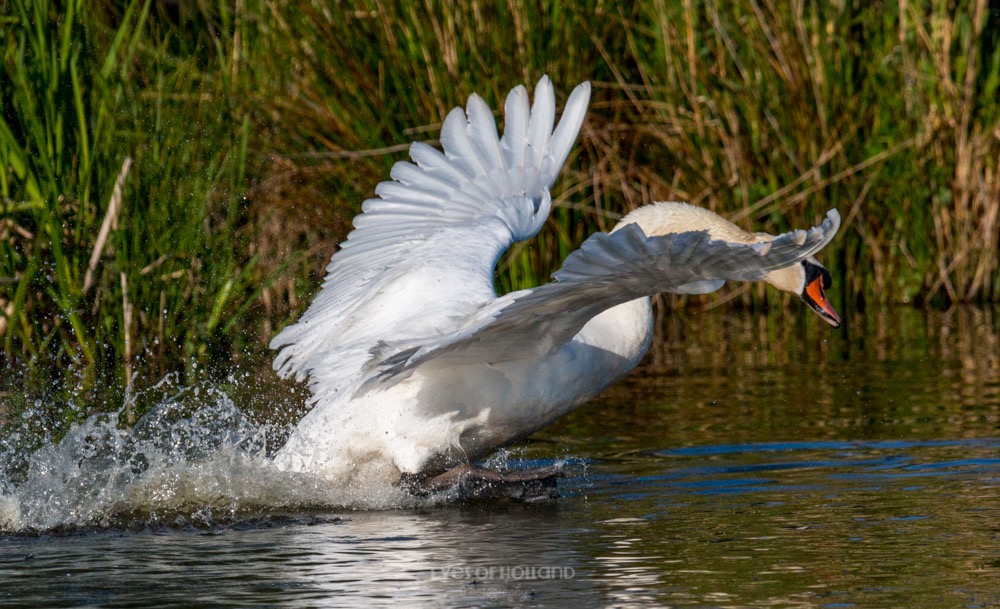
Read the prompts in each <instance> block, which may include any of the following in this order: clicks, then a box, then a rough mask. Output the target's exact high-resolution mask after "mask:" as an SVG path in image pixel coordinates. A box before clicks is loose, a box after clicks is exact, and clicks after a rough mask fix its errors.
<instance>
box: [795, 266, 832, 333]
mask: <svg viewBox="0 0 1000 609" xmlns="http://www.w3.org/2000/svg"><path fill="white" fill-rule="evenodd" d="M802 299H803V300H805V301H806V304H808V305H809V306H810V307H811V308H812V310H813V311H816V314H817V315H819V316H820V317H822V318H823V320H824V321H825V322H826V323H828V324H830V325H831V326H833V327H834V328H839V327H840V315H837V312H836V311H835V310H834V309H833V305H831V304H830V301H829V300H828V299H827V297H826V293H825V292H824V291H823V278H822V277H817V278H816V279H813V281H812V283H810V284H809V285H807V286H806V292H805V294H803V295H802Z"/></svg>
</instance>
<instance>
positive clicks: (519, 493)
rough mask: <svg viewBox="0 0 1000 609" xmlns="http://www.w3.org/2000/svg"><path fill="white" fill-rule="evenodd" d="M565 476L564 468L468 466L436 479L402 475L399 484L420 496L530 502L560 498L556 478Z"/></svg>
mask: <svg viewBox="0 0 1000 609" xmlns="http://www.w3.org/2000/svg"><path fill="white" fill-rule="evenodd" d="M565 475H566V474H565V472H564V471H563V467H562V466H561V465H550V466H548V467H536V468H531V469H521V470H506V471H500V470H495V469H487V468H485V467H479V466H478V465H474V464H471V463H466V464H463V465H459V466H458V467H455V468H452V469H450V470H448V471H446V472H444V473H442V474H438V475H436V476H424V475H421V474H403V476H402V478H400V481H399V485H400V486H401V487H403V488H404V489H406V490H407V491H409V492H410V493H412V494H414V495H417V496H425V495H430V494H431V493H437V492H442V491H452V490H454V491H456V492H457V493H458V494H459V496H461V497H462V498H464V499H508V500H514V501H527V502H531V501H541V500H544V499H555V498H557V497H558V496H559V491H558V490H557V489H556V479H557V478H562V477H564V476H565Z"/></svg>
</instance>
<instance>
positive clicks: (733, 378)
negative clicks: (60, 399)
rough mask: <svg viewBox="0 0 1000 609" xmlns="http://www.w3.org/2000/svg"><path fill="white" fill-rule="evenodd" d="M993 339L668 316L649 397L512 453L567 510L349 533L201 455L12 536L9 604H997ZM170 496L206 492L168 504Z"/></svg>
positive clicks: (440, 511) (882, 315)
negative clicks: (564, 470)
mask: <svg viewBox="0 0 1000 609" xmlns="http://www.w3.org/2000/svg"><path fill="white" fill-rule="evenodd" d="M779 316H785V317H784V319H783V322H788V323H779V321H778V320H777V319H776V317H779ZM998 320H1000V317H998V316H997V315H996V313H995V312H993V311H990V310H954V311H951V312H948V313H924V312H916V311H910V310H902V311H880V312H869V313H867V314H864V315H861V314H855V315H853V316H852V317H851V318H850V319H848V329H847V330H845V331H843V332H836V331H830V330H829V329H827V328H825V327H820V326H819V324H818V323H815V324H814V323H811V322H814V321H815V320H813V319H808V318H806V317H804V316H798V315H795V313H794V312H787V311H778V312H774V313H772V314H771V316H770V317H764V316H758V315H752V314H748V313H732V314H722V313H718V312H709V313H705V314H700V315H690V316H686V317H684V318H671V319H669V320H667V321H665V322H664V323H663V324H662V326H661V334H662V336H661V337H660V338H661V339H660V342H659V343H658V347H657V349H656V350H655V352H654V353H652V354H651V357H650V360H649V362H648V363H647V365H646V366H645V367H644V368H643V369H642V370H641V371H639V373H637V374H636V375H635V376H633V377H631V378H630V379H628V380H627V381H625V382H623V383H621V384H619V385H618V386H616V387H614V388H613V389H611V390H610V391H608V392H607V393H606V394H605V395H604V396H602V397H601V398H599V399H598V400H595V401H594V402H593V403H591V404H590V405H588V406H587V407H585V408H583V409H581V410H580V411H578V412H577V413H575V414H574V415H572V416H570V417H569V418H567V419H565V420H564V421H562V422H560V423H559V424H557V425H556V426H554V427H553V428H550V429H549V430H546V431H545V432H544V433H542V434H540V435H539V436H537V437H536V438H534V439H533V440H532V441H531V442H529V443H526V444H524V445H522V446H520V447H516V448H515V449H514V450H513V451H512V452H511V453H510V455H509V457H508V458H509V459H510V460H511V462H512V463H514V464H518V463H525V464H530V465H537V464H545V463H551V462H553V461H554V460H557V459H569V460H570V464H571V465H570V469H571V476H570V477H569V478H567V479H565V480H563V481H561V483H560V488H561V491H562V497H561V498H560V499H558V500H555V501H549V502H541V503H535V504H520V503H495V502H494V503H485V502H478V503H455V502H453V501H434V502H426V503H413V504H410V505H406V506H404V507H400V508H398V509H391V510H360V509H348V508H347V507H345V506H344V505H340V507H338V506H337V505H336V504H337V503H338V502H336V501H334V502H329V503H328V504H327V505H324V501H323V492H324V489H323V488H321V487H312V488H305V487H308V484H309V482H308V481H288V480H280V481H277V482H275V483H274V484H271V485H270V486H268V485H267V484H265V482H266V481H265V480H262V479H261V477H258V479H256V483H257V485H258V490H259V487H261V486H263V487H266V488H267V489H270V490H269V491H268V492H273V491H276V490H280V489H282V488H283V489H285V491H287V497H292V498H293V499H296V498H297V499H296V500H289V501H282V500H281V498H280V497H278V498H275V497H271V496H270V495H267V494H266V493H261V492H257V493H256V494H255V493H252V492H249V491H246V489H245V486H246V485H244V486H241V484H243V483H244V482H246V481H247V480H242V481H241V479H240V477H241V476H243V477H245V478H247V479H251V478H254V474H253V473H252V472H253V471H256V470H253V469H252V468H253V466H252V465H249V466H247V467H249V468H250V470H249V473H248V472H247V471H245V470H243V469H241V467H242V466H241V465H239V464H240V463H242V464H243V465H246V464H252V463H254V461H253V459H254V458H255V457H248V458H247V460H246V461H241V460H240V459H241V458H240V457H235V456H232V455H230V457H229V461H227V463H229V465H228V466H221V465H219V462H213V463H214V465H212V467H215V468H220V467H221V468H222V469H214V470H211V471H210V473H207V474H204V475H201V476H200V477H199V476H195V475H192V474H191V473H190V472H189V471H188V470H189V469H194V468H195V467H196V464H197V463H198V457H197V455H195V456H192V457H191V458H190V460H187V461H182V462H181V466H182V468H181V469H182V471H183V472H185V473H184V475H180V474H178V476H179V477H178V476H175V477H174V478H170V477H169V476H166V477H164V478H163V479H162V480H161V479H159V478H156V479H155V480H156V482H149V481H147V482H146V483H145V484H146V486H145V487H142V488H143V489H144V493H138V492H137V491H135V490H134V488H133V491H132V495H131V497H133V498H134V499H135V501H137V502H138V503H137V504H135V505H132V506H128V505H126V506H124V507H123V506H118V508H119V509H120V510H121V509H124V510H125V511H126V512H127V511H128V510H129V509H132V510H133V512H132V513H131V514H127V515H126V516H121V515H119V518H118V519H117V520H113V521H111V523H110V524H109V525H108V526H110V528H107V527H98V528H94V527H93V526H82V527H72V526H69V527H62V528H58V529H57V530H56V531H48V532H37V531H36V532H25V531H22V532H20V533H17V534H7V535H6V536H3V537H0V604H2V605H3V606H4V607H21V606H35V607H40V606H45V607H60V606H67V607H68V606H102V607H139V606H142V607H145V606H166V607H169V606H176V607H182V606H184V607H186V606H191V604H192V603H197V604H198V605H200V606H206V607H207V606H218V607H221V606H289V607H299V606H300V607H312V606H359V605H361V606H369V605H370V606H386V605H395V606H435V607H436V606H469V607H472V606H566V605H569V604H576V605H579V606H621V607H662V606H695V607H699V606H700V607H716V606H779V607H851V606H857V607H871V606H954V607H990V606H998V605H1000V501H998V495H1000V451H998V449H1000V433H998V426H1000V328H998V323H1000V322H998ZM237 401H239V400H237ZM241 403H242V402H241ZM257 407H259V408H266V404H258V405H257ZM232 425H236V423H232ZM207 435H208V436H211V437H215V436H213V435H212V434H207ZM210 444H211V443H210ZM212 445H213V446H214V445H215V444H212ZM234 454H235V453H234ZM222 461H225V460H222ZM234 463H236V465H233V464H234ZM181 466H178V465H177V464H176V463H175V464H174V467H175V469H176V468H178V467H181ZM225 467H229V469H225ZM184 468H187V469H184ZM144 471H151V469H149V470H144ZM164 471H174V470H170V469H169V468H168V469H166V470H164ZM62 473H65V472H62ZM223 474H226V475H227V476H228V477H225V476H223ZM185 476H186V477H185ZM223 478H224V479H225V480H226V481H227V484H228V486H226V485H224V484H221V483H220V482H219V481H220V480H222V479H223ZM178 480H181V481H182V482H178ZM299 482H301V483H302V484H299ZM179 484H180V485H183V484H187V485H189V486H198V485H199V484H200V485H203V488H197V489H193V490H191V493H190V494H189V495H187V497H188V498H189V499H190V498H191V497H194V498H196V499H197V500H196V501H194V502H193V503H192V502H190V501H189V502H188V503H182V504H179V507H178V505H173V504H171V505H170V506H167V505H164V504H163V503H161V504H157V503H156V502H157V501H161V502H167V499H166V498H167V497H170V496H172V497H175V498H176V492H177V486H178V485H179ZM281 485H285V486H281ZM139 486H142V485H139ZM73 488H74V487H73V486H72V484H67V485H65V486H63V487H60V489H61V490H60V491H59V492H63V493H71V492H72V489H73ZM77 488H79V487H77ZM241 489H242V490H241ZM167 491H170V492H167ZM157 492H159V493H160V494H159V495H157ZM171 493H174V494H173V495H171ZM213 493H214V494H213ZM241 493H242V494H241ZM157 497H159V499H158V498H157ZM267 497H271V501H266V500H264V499H262V498H267ZM287 497H286V498H287ZM140 498H141V500H140ZM51 499H52V500H53V501H61V500H65V499H66V498H65V497H60V496H54V497H52V498H51ZM199 501H200V502H202V503H203V504H204V505H201V506H199V505H198V502H199ZM241 501H244V502H245V503H242V504H241ZM251 503H252V504H253V505H250V504H251ZM340 503H341V504H342V503H343V502H340ZM157 510H159V514H160V516H161V517H158V518H150V513H151V512H154V513H155V512H157ZM164 515H166V516H164ZM67 524H71V523H67Z"/></svg>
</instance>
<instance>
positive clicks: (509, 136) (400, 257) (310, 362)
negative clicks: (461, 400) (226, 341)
mask: <svg viewBox="0 0 1000 609" xmlns="http://www.w3.org/2000/svg"><path fill="white" fill-rule="evenodd" d="M589 97H590V85H589V84H588V83H583V84H581V85H579V86H578V87H576V89H575V90H574V91H573V93H572V94H571V95H570V97H569V100H568V101H567V103H566V106H565V109H564V111H563V115H562V118H561V119H560V121H559V124H558V126H555V127H554V124H555V94H554V92H553V89H552V85H551V83H550V82H549V79H548V78H547V77H544V76H543V77H542V79H541V80H540V81H539V82H538V85H537V86H536V87H535V99H534V102H533V104H532V105H531V106H530V107H529V102H528V92H527V90H525V88H524V87H523V86H519V87H517V88H515V89H514V90H512V91H511V92H510V94H509V95H508V96H507V100H506V104H505V114H506V126H505V129H504V135H503V137H502V138H500V137H498V134H497V128H496V123H495V121H494V118H493V113H492V112H491V111H490V109H489V107H488V106H487V105H486V103H485V102H484V101H483V100H482V98H480V97H479V96H477V95H472V96H471V97H470V98H469V102H468V106H467V110H466V112H463V111H462V109H461V108H455V109H454V110H452V111H451V112H450V113H449V114H448V116H447V118H446V119H445V122H444V125H443V127H442V130H441V145H442V147H443V149H444V151H443V152H441V151H438V150H437V149H435V148H433V147H431V146H429V145H427V144H423V143H414V144H413V145H412V146H411V147H410V157H411V159H412V160H413V162H412V163H410V162H406V161H400V162H398V163H396V164H395V165H394V166H393V168H392V171H391V174H390V176H391V178H392V180H391V181H388V182H382V183H380V184H379V185H378V187H377V188H376V189H375V192H376V194H377V195H378V196H377V197H376V198H374V199H369V200H367V201H365V203H364V205H363V207H362V210H363V213H362V214H360V215H358V216H357V217H356V218H355V219H354V227H355V229H354V231H352V232H351V233H350V235H348V238H347V240H346V241H344V242H342V243H341V249H340V250H339V251H338V252H337V253H336V254H334V256H333V258H332V259H331V261H330V264H329V265H328V266H327V276H326V280H325V281H324V283H323V287H322V289H321V290H320V292H319V294H318V295H317V296H316V298H315V299H314V301H313V303H312V305H311V306H310V307H309V309H308V310H307V311H306V312H305V313H304V314H303V315H302V317H301V318H300V319H299V321H298V322H297V323H295V324H294V325H291V326H289V327H287V328H285V329H284V330H282V332H281V333H280V334H278V335H277V336H275V337H274V339H273V340H272V341H271V348H274V349H277V348H281V352H280V353H279V354H278V356H277V358H276V359H275V361H274V368H275V370H277V371H278V372H279V373H280V374H282V375H283V376H289V375H293V374H294V375H295V376H296V377H297V378H298V379H300V380H301V379H303V378H304V377H306V376H309V377H310V379H311V385H312V386H313V388H314V389H315V390H316V393H320V392H322V393H323V394H324V395H325V396H326V397H327V398H331V399H332V397H333V395H334V394H337V393H338V392H340V391H342V390H343V389H344V388H346V386H347V385H348V384H349V383H350V382H351V381H352V380H356V379H357V378H359V376H360V373H361V371H362V370H363V368H364V366H365V362H367V361H368V360H369V359H370V358H371V352H372V350H373V349H375V348H376V347H377V346H378V345H379V344H380V342H382V341H383V340H385V339H386V338H390V337H391V338H393V339H397V340H398V339H403V340H406V339H414V338H417V337H424V338H426V337H437V336H446V335H450V334H451V333H453V332H454V331H455V329H456V326H457V325H458V324H459V323H460V322H459V321H457V320H460V319H462V318H464V317H465V316H467V315H469V314H470V313H472V312H474V311H477V310H479V309H481V308H482V307H483V306H484V304H486V303H488V302H489V301H491V300H492V299H494V298H495V297H496V294H495V292H494V290H493V272H494V267H495V265H496V261H497V260H498V258H499V257H500V255H501V254H502V253H503V252H504V250H506V249H507V248H508V247H509V246H510V245H511V244H512V243H514V242H515V241H521V240H524V239H529V238H531V237H533V236H534V235H535V234H537V233H538V231H539V230H540V229H541V227H542V225H543V224H544V222H545V220H546V218H547V217H548V214H549V209H550V207H551V202H552V199H551V197H550V195H549V187H550V186H551V185H552V183H553V182H554V181H555V177H556V175H557V174H558V173H559V171H560V169H561V168H562V165H563V163H564V162H565V160H566V157H567V156H568V154H569V151H570V149H571V147H572V145H573V143H574V142H575V141H576V137H577V133H578V132H579V130H580V127H581V125H582V123H583V118H584V114H585V113H586V109H587V102H588V100H589Z"/></svg>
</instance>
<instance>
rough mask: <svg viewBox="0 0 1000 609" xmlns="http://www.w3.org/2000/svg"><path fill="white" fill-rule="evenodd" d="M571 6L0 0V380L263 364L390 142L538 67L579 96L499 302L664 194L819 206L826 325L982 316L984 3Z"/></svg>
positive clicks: (687, 0)
mask: <svg viewBox="0 0 1000 609" xmlns="http://www.w3.org/2000/svg"><path fill="white" fill-rule="evenodd" d="M595 6H596V7H595ZM595 6H590V5H586V6H585V5H584V4H582V3H581V4H580V5H577V4H575V3H562V2H555V1H545V0H536V1H534V2H526V1H524V2H522V1H515V2H506V1H505V2H499V1H497V2H485V3H484V2H473V3H468V2H457V1H456V2H434V1H430V0H427V1H426V2H422V3H419V4H412V3H375V2H357V3H354V4H353V5H351V6H345V5H343V4H334V3H331V4H329V5H328V6H327V5H326V3H323V2H305V1H302V2H295V3H291V4H289V3H287V2H277V1H275V0H232V1H221V0H219V1H212V0H209V1H203V2H195V1H194V0H185V1H182V2H179V3H176V4H166V3H156V2H151V1H145V2H112V1H110V0H108V1H106V2H101V3H92V2H87V3H85V2H83V1H82V0H66V1H65V2H61V3H50V2H48V1H46V0H0V54H2V55H0V61H2V64H0V196H2V206H0V344H2V347H3V351H4V360H3V363H0V366H5V367H7V368H8V371H14V372H15V373H16V375H13V376H12V375H7V376H6V378H7V379H8V380H7V381H5V382H6V384H7V387H6V388H5V387H0V392H2V391H4V390H5V389H6V390H7V391H8V392H14V391H15V389H14V388H15V385H16V392H18V393H23V392H24V387H25V386H28V387H31V386H34V387H35V389H37V390H41V389H43V388H46V387H49V386H50V384H51V379H52V378H53V377H56V378H57V379H58V383H57V386H59V387H61V388H62V391H64V392H65V393H67V394H70V395H75V396H82V399H83V401H85V399H86V396H87V395H96V394H98V393H100V392H102V391H104V392H107V391H108V390H110V391H111V393H112V394H113V395H114V396H117V397H118V398H120V397H121V396H122V395H123V394H124V391H125V386H126V385H127V384H128V382H129V381H130V380H131V379H132V378H133V376H132V375H135V376H134V379H135V380H134V382H135V383H136V384H137V385H138V386H139V387H144V386H149V385H151V384H152V383H155V382H156V381H157V380H158V379H160V378H162V376H163V375H164V374H166V373H167V372H170V371H182V372H183V374H184V379H185V380H186V381H187V382H194V381H196V380H197V379H199V378H200V377H201V376H202V375H203V374H204V371H205V370H208V369H211V368H213V367H217V366H218V365H219V363H220V362H226V361H229V360H234V359H236V360H238V359H240V358H244V357H254V354H266V348H265V345H266V342H267V340H268V339H269V338H270V336H271V335H273V333H274V332H275V331H276V330H277V329H278V328H280V327H281V326H282V325H283V324H285V323H287V322H288V321H290V320H291V319H293V318H294V317H295V315H297V314H298V313H299V312H300V311H301V310H302V309H303V308H304V307H305V306H306V305H307V304H308V301H309V298H310V297H311V295H312V294H313V293H314V291H315V289H316V286H317V284H318V282H319V281H320V279H321V278H322V273H323V267H324V266H325V264H326V261H327V260H328V258H329V256H330V254H331V253H332V252H333V251H334V247H335V244H336V242H337V240H339V239H341V238H342V237H343V236H344V235H346V233H347V231H348V230H349V221H350V218H351V217H352V216H353V214H355V213H356V212H357V211H358V210H359V209H360V204H361V202H362V201H363V200H364V199H365V198H366V197H368V196H371V193H372V191H373V189H374V186H375V184H376V183H377V182H378V181H379V180H381V179H384V178H385V176H386V175H387V174H388V169H389V167H390V166H391V164H392V163H393V162H394V161H396V160H399V159H401V158H404V157H405V151H404V149H403V148H404V146H405V144H407V143H408V142H410V141H412V140H415V139H422V140H433V139H434V138H436V137H437V129H438V127H439V124H440V121H441V120H442V119H443V117H444V116H445V114H446V113H447V111H448V110H449V109H450V108H451V107H453V106H454V105H456V104H460V103H463V102H464V100H465V98H466V97H467V96H468V95H469V94H470V93H472V92H479V93H480V94H481V95H483V96H484V97H485V98H486V99H487V101H489V102H490V103H491V104H492V105H493V106H494V107H498V106H499V104H500V102H501V101H502V99H503V96H504V95H505V93H506V91H507V90H509V89H510V88H511V87H512V86H514V85H516V84H519V83H522V82H525V83H528V84H529V86H530V85H533V84H534V82H535V81H536V80H537V79H538V78H539V77H540V76H541V75H542V74H549V75H550V76H551V77H552V79H553V81H554V82H555V84H556V86H557V89H558V91H560V92H561V93H562V94H563V95H565V93H567V92H568V91H569V90H570V89H571V87H572V86H573V85H575V84H576V83H577V82H579V81H582V80H585V79H586V80H591V81H593V82H594V85H595V88H594V95H593V101H592V106H591V112H590V114H589V118H588V121H587V124H586V125H585V127H584V130H583V133H582V136H581V140H580V144H579V146H578V148H577V153H576V154H575V155H574V156H573V157H571V161H570V164H569V167H568V168H567V170H566V171H565V172H564V174H563V176H562V177H561V178H560V180H559V182H558V183H557V185H556V188H555V190H554V195H555V196H556V198H557V201H558V204H559V207H558V208H557V209H556V210H555V211H554V213H553V217H552V220H551V221H550V222H549V224H548V225H547V226H546V228H545V229H544V230H543V232H542V233H541V235H540V236H539V238H538V239H537V240H536V241H535V242H533V243H531V244H525V245H519V246H517V247H516V248H514V250H513V251H512V252H511V253H510V254H509V255H508V256H506V257H504V259H503V260H502V261H501V271H500V273H498V276H497V285H498V287H499V289H501V290H504V291H506V290H510V289H516V288H520V287H524V286H528V285H534V284H536V283H538V282H539V281H542V280H544V278H546V277H547V276H548V275H549V273H551V272H552V271H553V270H555V269H556V268H558V266H559V262H560V260H561V259H562V258H563V257H565V256H566V254H567V253H568V252H570V251H572V250H573V249H574V248H575V247H577V246H578V244H579V243H580V242H581V241H582V240H583V239H584V238H585V237H586V235H587V234H589V233H591V232H593V231H594V230H598V229H607V228H610V226H612V225H613V224H614V220H615V218H616V217H618V216H620V215H621V214H623V213H625V212H627V211H628V210H629V209H631V208H633V207H635V206H638V205H641V204H644V203H648V202H651V201H654V200H688V201H692V202H694V203H697V204H699V205H704V206H708V207H711V208H713V209H715V210H716V211H719V212H720V213H723V214H726V215H728V216H730V217H732V218H734V220H735V221H737V222H738V223H740V224H742V225H744V226H746V227H748V228H749V227H751V226H752V227H755V228H756V229H759V230H781V229H785V228H788V227H791V226H802V225H805V224H810V223H813V222H815V221H816V220H817V219H818V218H820V217H821V215H822V214H823V213H824V212H825V211H826V210H827V209H828V208H830V207H837V208H838V209H840V211H841V213H842V215H843V217H844V220H845V223H844V227H843V228H842V233H841V236H840V237H839V238H838V240H837V241H836V243H835V244H834V245H833V246H832V247H831V248H828V250H827V251H825V252H824V254H823V258H824V260H825V261H826V262H827V263H828V266H830V267H831V269H832V270H833V271H834V274H835V277H836V279H835V282H836V285H837V287H836V290H837V293H836V294H835V300H837V301H839V303H838V304H839V305H840V306H842V307H844V306H847V307H853V306H856V305H857V304H859V303H867V302H878V303H881V302H923V303H936V304H941V305H943V304H947V303H950V302H956V301H973V302H982V301H996V300H998V299H1000V271H998V267H1000V258H998V253H997V252H998V247H997V245H998V234H1000V218H998V216H1000V164H998V163H1000V161H998V159H1000V45H998V44H997V42H998V38H1000V15H998V14H996V13H995V12H994V13H990V12H989V11H988V9H987V4H986V3H985V2H982V1H979V2H975V1H959V2H956V3H951V4H949V3H944V2H936V1H935V2H931V1H928V2H907V3H874V4H865V3H862V4H861V5H858V7H857V8H854V9H851V8H846V7H845V6H842V5H834V4H831V5H825V4H822V3H820V4H817V3H801V2H793V3H792V4H790V5H789V4H787V3H779V2H775V1H773V0H749V1H748V2H745V3H744V2H740V3H720V2H714V1H704V2H697V1H695V0H678V1H671V2H667V1H666V0H651V1H649V2H644V3H639V4H637V5H634V4H633V3H627V2H617V1H615V2H602V3H597V4H596V5H595ZM126 159H131V161H132V162H131V165H130V166H129V168H128V171H127V172H123V167H124V165H125V163H126ZM119 179H120V180H121V193H120V194H121V196H120V209H118V211H117V212H115V213H109V209H110V208H111V207H112V205H111V201H112V199H113V198H114V192H115V184H116V181H118V180H119ZM105 222H107V224H108V226H109V228H110V230H109V231H108V234H107V240H106V242H105V243H103V245H101V244H100V243H99V239H98V235H99V234H100V231H101V227H102V225H103V224H104V223H105ZM99 245H101V247H97V246H99ZM95 250H96V252H97V253H96V258H95V260H96V261H97V262H96V265H95V267H94V269H93V272H92V273H91V275H92V281H91V282H90V284H88V283H87V275H88V270H89V268H90V261H91V259H92V258H94V257H95ZM730 295H731V293H730ZM736 297H737V299H738V300H739V301H740V302H742V303H743V304H744V305H748V306H759V305H763V304H765V303H767V300H768V298H772V297H773V295H769V294H768V293H767V292H766V291H764V290H763V289H758V288H749V287H748V288H742V289H741V291H739V292H737V293H736ZM684 302H685V301H683V300H680V299H678V300H676V301H673V304H674V305H675V306H682V305H683V304H684ZM698 302H699V303H706V302H713V301H712V300H711V299H705V298H701V297H699V298H698ZM12 379H13V380H12ZM116 399H117V398H116ZM0 400H2V398H0ZM79 401H80V400H78V402H79ZM13 410H16V408H14V407H8V408H6V409H5V408H4V407H3V406H2V405H0V417H2V416H3V413H4V412H5V411H7V412H12V411H13ZM85 411H86V408H83V409H82V410H81V411H80V412H77V411H76V410H73V409H67V410H66V412H65V413H63V419H64V422H66V423H68V422H70V421H72V420H74V419H76V418H78V417H79V416H82V414H85Z"/></svg>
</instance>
